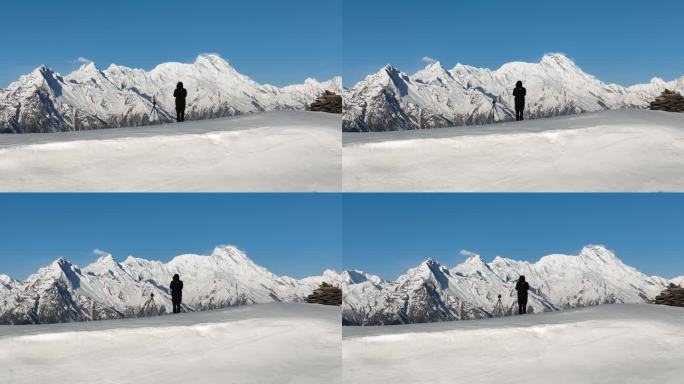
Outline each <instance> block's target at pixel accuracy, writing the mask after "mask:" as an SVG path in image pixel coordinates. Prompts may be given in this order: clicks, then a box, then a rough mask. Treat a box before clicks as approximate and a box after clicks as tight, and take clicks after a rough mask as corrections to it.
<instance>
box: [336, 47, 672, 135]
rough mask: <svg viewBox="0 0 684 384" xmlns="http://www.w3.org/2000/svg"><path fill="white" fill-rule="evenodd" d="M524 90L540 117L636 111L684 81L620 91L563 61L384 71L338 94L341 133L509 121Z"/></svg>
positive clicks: (530, 112)
mask: <svg viewBox="0 0 684 384" xmlns="http://www.w3.org/2000/svg"><path fill="white" fill-rule="evenodd" d="M518 80H522V81H523V82H524V85H525V87H526V88H527V97H526V103H525V104H526V107H525V116H526V118H539V117H549V116H558V115H567V114H575V113H581V112H590V111H601V110H606V109H643V108H646V107H647V106H648V104H649V102H651V101H653V99H655V97H656V96H657V95H659V94H660V93H661V92H662V91H663V90H665V89H670V90H675V91H679V92H684V76H683V77H680V78H679V79H676V80H673V81H670V82H665V81H664V80H662V79H659V78H654V79H653V80H651V82H650V83H648V84H638V85H634V86H631V87H623V86H620V85H616V84H606V83H604V82H602V81H600V80H598V79H597V78H595V77H594V76H591V75H589V74H587V73H585V72H584V71H582V69H581V68H580V67H578V66H577V65H576V64H575V63H574V62H573V61H572V60H570V59H569V58H567V57H565V56H564V55H563V54H558V53H555V54H547V55H545V56H544V57H543V58H542V59H541V60H540V62H539V63H523V62H512V63H507V64H504V65H503V66H501V68H499V69H497V70H490V69H486V68H475V67H471V66H467V65H462V64H457V65H456V66H455V67H454V68H452V69H451V70H446V69H445V68H444V67H442V65H441V64H440V63H439V62H433V63H430V64H429V65H428V66H427V67H425V69H423V70H421V71H418V72H416V73H415V74H413V75H407V74H406V73H403V72H401V71H399V70H398V69H397V68H394V67H392V66H390V65H387V66H385V67H384V68H382V69H381V70H380V71H378V72H377V73H375V74H372V75H369V76H368V77H366V78H365V79H363V80H362V81H360V82H358V83H357V84H356V85H355V86H354V87H353V88H352V89H350V90H348V91H346V92H345V93H344V103H345V105H344V117H343V121H344V122H343V129H344V130H345V131H364V132H365V131H395V130H405V129H422V128H435V127H448V126H458V125H473V124H481V123H482V122H485V121H491V119H492V117H490V111H491V110H492V101H496V102H497V111H498V116H493V118H494V120H495V121H502V120H515V112H514V111H515V110H514V102H513V96H512V92H513V87H514V86H515V83H516V81H518Z"/></svg>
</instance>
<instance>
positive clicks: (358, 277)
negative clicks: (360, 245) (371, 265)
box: [341, 269, 383, 284]
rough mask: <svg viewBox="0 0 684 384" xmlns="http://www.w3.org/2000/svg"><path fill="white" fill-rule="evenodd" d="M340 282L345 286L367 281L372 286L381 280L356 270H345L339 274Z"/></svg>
mask: <svg viewBox="0 0 684 384" xmlns="http://www.w3.org/2000/svg"><path fill="white" fill-rule="evenodd" d="M341 280H342V281H343V282H344V283H346V284H361V283H365V282H367V281H369V282H371V283H373V284H379V283H381V282H382V281H383V280H382V279H381V278H380V277H379V276H376V275H371V274H370V273H366V272H364V271H359V270H356V269H347V270H345V271H343V272H342V273H341Z"/></svg>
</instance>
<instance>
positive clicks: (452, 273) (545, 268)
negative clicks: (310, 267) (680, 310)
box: [341, 245, 681, 325]
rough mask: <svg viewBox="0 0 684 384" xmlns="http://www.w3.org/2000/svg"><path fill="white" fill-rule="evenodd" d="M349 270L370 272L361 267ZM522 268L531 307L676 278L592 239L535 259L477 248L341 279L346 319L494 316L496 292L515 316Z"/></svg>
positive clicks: (605, 299)
mask: <svg viewBox="0 0 684 384" xmlns="http://www.w3.org/2000/svg"><path fill="white" fill-rule="evenodd" d="M351 274H352V275H353V276H372V275H368V274H365V273H363V272H360V271H353V272H352V273H351ZM345 275H346V273H342V276H345ZM520 275H525V277H526V280H527V281H528V282H529V284H530V291H529V301H528V313H533V312H543V311H557V310H561V309H565V308H576V307H584V306H591V305H599V304H612V303H643V302H650V301H651V300H653V299H654V297H655V296H656V295H658V294H659V293H660V292H661V291H662V290H663V289H664V288H665V287H667V286H668V284H669V283H670V281H669V280H667V279H664V278H661V277H656V276H646V275H644V274H643V273H641V272H639V271H638V270H636V269H635V268H633V267H631V266H628V265H626V264H624V263H623V262H622V261H621V260H620V259H619V258H618V257H617V256H615V254H614V253H613V252H611V251H610V250H608V249H607V248H605V247H603V246H600V245H590V246H586V247H584V248H583V249H582V251H581V252H580V253H579V255H560V254H555V255H548V256H544V257H542V258H541V259H539V261H537V262H535V263H529V262H527V261H517V260H512V259H507V258H502V257H496V258H495V259H494V260H493V261H492V262H490V263H486V262H484V261H483V260H482V259H481V258H480V256H479V255H472V256H471V257H469V258H468V259H466V260H465V261H464V262H463V263H461V264H459V265H457V266H455V267H453V268H448V267H447V266H444V265H442V264H440V263H439V262H437V261H436V260H433V259H431V258H430V259H428V260H426V261H424V262H422V263H421V264H420V265H418V266H417V267H415V268H411V269H409V270H408V271H407V272H406V273H405V274H403V275H401V276H399V277H398V278H397V279H396V280H394V281H385V280H382V279H380V278H378V277H374V278H358V279H348V278H344V279H342V280H341V283H342V290H343V306H342V310H343V312H342V317H343V323H344V324H347V325H382V324H409V323H425V322H435V321H447V320H467V319H480V318H487V317H491V316H492V315H493V311H494V307H495V305H496V303H497V300H498V295H501V302H502V305H503V307H504V314H506V315H511V314H513V313H514V309H515V308H517V293H516V291H515V283H516V281H517V279H518V277H519V276H520ZM676 280H677V281H679V280H681V278H678V279H676ZM673 281H674V280H673ZM516 310H517V309H516Z"/></svg>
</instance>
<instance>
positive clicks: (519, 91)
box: [513, 86, 527, 106]
mask: <svg viewBox="0 0 684 384" xmlns="http://www.w3.org/2000/svg"><path fill="white" fill-rule="evenodd" d="M526 95H527V89H525V87H523V86H520V87H515V88H513V96H514V97H515V105H518V106H520V105H525V96H526Z"/></svg>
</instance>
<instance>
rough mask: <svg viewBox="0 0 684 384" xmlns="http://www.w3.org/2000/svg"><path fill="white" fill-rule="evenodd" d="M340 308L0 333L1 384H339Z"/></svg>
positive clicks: (255, 308) (276, 307)
mask: <svg viewBox="0 0 684 384" xmlns="http://www.w3.org/2000/svg"><path fill="white" fill-rule="evenodd" d="M340 345H341V338H340V325H339V308H338V307H328V306H322V305H314V304H266V305H251V306H243V307H237V308H232V309H227V310H217V311H207V312H201V313H189V314H180V315H166V316H160V317H154V318H145V319H129V320H108V321H98V322H88V323H71V324H59V325H49V326H2V327H0V382H2V383H13V384H22V383H27V384H34V383H66V382H68V383H70V384H79V383H84V384H85V383H87V384H91V383H102V384H108V383H117V384H121V383H137V384H145V383H155V384H156V383H165V384H173V383H183V384H187V383H203V384H205V383H207V384H208V383H222V384H223V383H240V384H248V383H254V384H257V383H258V384H265V383H278V384H284V383H292V384H295V383H296V384H300V383H301V384H304V383H315V384H318V383H340V369H341V367H340V364H341V358H340V350H341V346H340Z"/></svg>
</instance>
